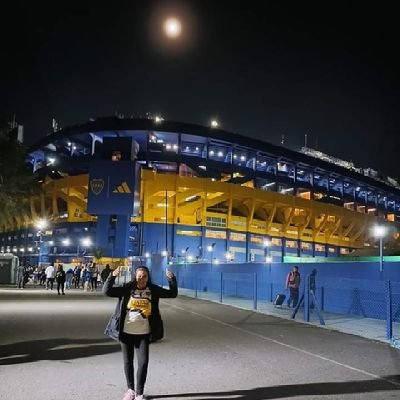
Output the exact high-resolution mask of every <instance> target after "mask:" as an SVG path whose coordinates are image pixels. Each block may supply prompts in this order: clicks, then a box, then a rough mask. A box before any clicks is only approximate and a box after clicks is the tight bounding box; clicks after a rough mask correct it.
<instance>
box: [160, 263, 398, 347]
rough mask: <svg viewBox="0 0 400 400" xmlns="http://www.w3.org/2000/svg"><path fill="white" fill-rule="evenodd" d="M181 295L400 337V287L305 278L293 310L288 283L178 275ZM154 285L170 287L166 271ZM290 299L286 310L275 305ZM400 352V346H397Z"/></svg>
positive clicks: (377, 335) (385, 337)
mask: <svg viewBox="0 0 400 400" xmlns="http://www.w3.org/2000/svg"><path fill="white" fill-rule="evenodd" d="M175 273H176V276H177V280H178V286H179V288H180V294H184V295H187V296H191V297H195V298H198V299H205V300H211V301H217V302H220V303H223V304H229V305H233V306H236V307H241V308H245V309H248V310H257V311H260V312H264V313H267V314H270V315H276V316H279V317H284V318H293V319H302V320H304V321H306V322H310V323H316V324H322V325H326V326H328V327H329V328H331V329H336V330H339V331H343V332H347V333H353V334H357V335H361V336H365V337H369V338H372V339H376V340H391V341H392V342H393V343H394V342H395V341H396V339H399V338H400V282H393V281H370V280H362V279H348V278H323V279H318V280H315V277H312V275H307V276H306V278H305V279H303V282H302V285H301V287H300V293H299V303H298V305H297V307H295V308H289V307H288V306H287V299H288V291H287V289H286V288H285V282H277V281H274V280H273V278H272V275H268V274H267V275H265V274H263V275H262V276H260V275H258V274H257V273H230V272H209V273H203V272H199V273H193V272H188V271H183V270H177V271H176V272H175ZM153 281H154V282H156V283H160V284H162V285H165V284H166V283H167V282H166V278H165V275H164V272H160V274H159V275H158V276H156V277H154V276H153ZM278 294H284V295H285V296H286V299H285V302H284V303H283V305H282V306H279V307H277V306H275V305H274V304H273V300H274V299H275V297H276V296H277V295H278ZM396 347H397V346H396Z"/></svg>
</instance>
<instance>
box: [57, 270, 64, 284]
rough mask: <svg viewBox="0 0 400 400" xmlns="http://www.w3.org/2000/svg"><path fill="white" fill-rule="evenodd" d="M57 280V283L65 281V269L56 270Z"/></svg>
mask: <svg viewBox="0 0 400 400" xmlns="http://www.w3.org/2000/svg"><path fill="white" fill-rule="evenodd" d="M56 282H57V283H65V271H64V270H61V271H56Z"/></svg>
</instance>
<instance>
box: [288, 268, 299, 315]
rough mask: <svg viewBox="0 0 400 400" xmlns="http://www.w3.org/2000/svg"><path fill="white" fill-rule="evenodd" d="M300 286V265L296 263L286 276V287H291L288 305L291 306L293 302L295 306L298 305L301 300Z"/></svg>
mask: <svg viewBox="0 0 400 400" xmlns="http://www.w3.org/2000/svg"><path fill="white" fill-rule="evenodd" d="M299 287H300V272H299V267H297V266H296V265H295V266H294V267H293V269H292V270H291V271H290V272H289V273H288V275H287V277H286V288H287V289H289V299H288V301H287V305H288V307H290V305H291V304H293V308H295V307H296V306H297V303H298V301H299Z"/></svg>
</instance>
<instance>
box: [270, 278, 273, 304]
mask: <svg viewBox="0 0 400 400" xmlns="http://www.w3.org/2000/svg"><path fill="white" fill-rule="evenodd" d="M270 286H271V287H270V298H271V303H272V302H273V301H274V293H273V291H274V284H273V283H272V282H271V285H270Z"/></svg>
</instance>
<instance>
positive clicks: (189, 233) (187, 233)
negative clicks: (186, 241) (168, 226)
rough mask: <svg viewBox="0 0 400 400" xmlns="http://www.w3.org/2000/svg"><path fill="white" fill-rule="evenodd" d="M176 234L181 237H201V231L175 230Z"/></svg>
mask: <svg viewBox="0 0 400 400" xmlns="http://www.w3.org/2000/svg"><path fill="white" fill-rule="evenodd" d="M176 234H177V235H182V236H201V231H185V230H182V229H177V231H176Z"/></svg>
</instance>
